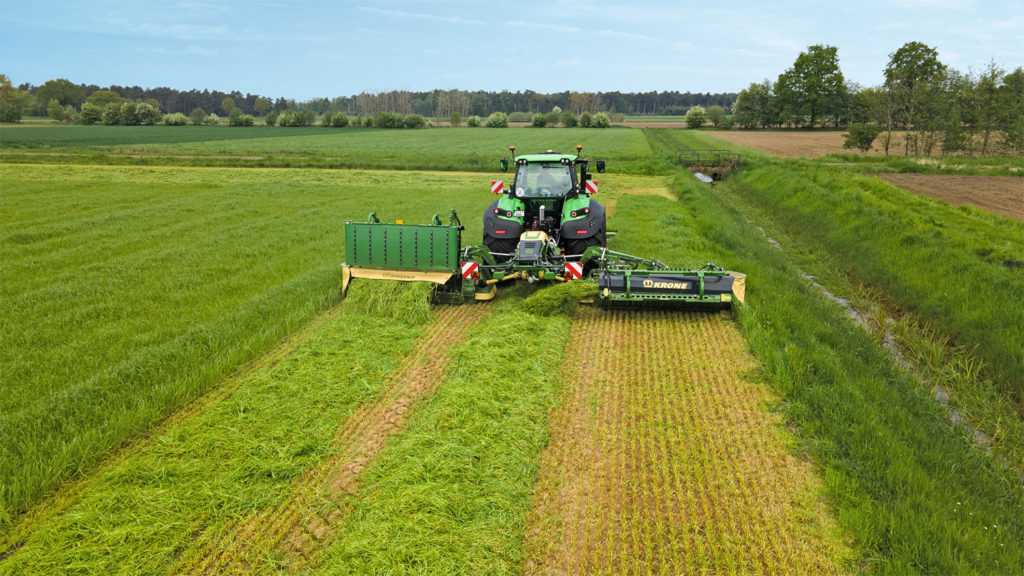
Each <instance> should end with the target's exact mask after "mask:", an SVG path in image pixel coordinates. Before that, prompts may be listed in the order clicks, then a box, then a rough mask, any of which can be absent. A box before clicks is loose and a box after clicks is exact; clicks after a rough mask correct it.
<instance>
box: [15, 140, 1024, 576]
mask: <svg viewBox="0 0 1024 576" xmlns="http://www.w3.org/2000/svg"><path fill="white" fill-rule="evenodd" d="M107 128H119V127H89V128H88V129H83V128H80V127H24V128H14V129H8V128H7V127H4V128H0V152H3V154H0V182H2V183H3V194H0V215H2V221H0V265H2V275H3V279H4V280H3V282H2V283H0V303H2V306H0V321H2V322H0V323H2V324H3V326H4V331H3V341H2V346H0V378H2V382H0V385H2V389H3V394H0V574H4V575H6V574H12V575H13V574H19V575H20V574H54V573H104V574H140V573H151V574H209V573H234V574H264V573H278V574H279V573H352V574H437V573H446V574H480V573H487V574H520V573H530V574H532V573H608V574H612V573H614V574H648V573H668V572H671V573H718V574H742V573H751V572H761V573H779V574H803V573H808V571H809V570H811V571H813V572H816V573H841V574H845V573H851V574H855V573H879V574H908V573H921V574H961V573H962V574H975V573H986V574H1014V573H1021V572H1022V571H1024V570H1022V568H1021V567H1024V490H1022V489H1021V480H1020V477H1019V476H1020V475H1019V470H1020V466H1021V463H1024V458H1021V454H1020V451H1019V450H1018V449H1017V448H1016V447H1019V445H1022V444H1024V442H1021V441H1020V439H1021V438H1024V436H1021V427H1020V421H1021V411H1020V410H1019V406H1018V398H1019V396H1018V389H1017V388H1016V380H1015V379H1016V378H1017V377H1018V376H1020V374H1021V373H1022V372H1019V371H1018V369H1019V361H1020V358H1019V356H1018V355H1017V352H1018V351H1019V349H1020V347H1019V346H1017V344H1019V340H1014V338H1016V337H1017V335H1015V334H1013V325H1014V322H1017V317H1016V316H1014V314H1015V313H1016V309H1015V308H1014V306H1013V301H1014V299H1015V298H1017V295H1018V291H1019V290H1022V286H1024V281H1022V280H1021V278H1020V277H1019V275H1015V274H1014V271H1013V270H1012V269H1009V268H1007V267H1006V266H1004V265H1002V264H1001V262H1004V261H1006V259H1011V260H1012V259H1015V258H1018V257H1020V256H1021V251H1022V250H1024V234H1022V233H1021V230H1020V227H1019V226H1017V225H1014V224H1013V223H1012V222H1009V221H1007V220H1006V219H1002V218H998V217H995V216H992V215H988V214H985V213H982V212H980V211H972V210H966V211H965V210H957V209H951V208H949V207H948V206H945V205H943V204H942V203H940V202H937V201H930V200H924V199H920V198H918V197H916V196H914V195H913V194H910V193H908V192H905V191H901V190H899V189H898V188H895V187H892V186H889V185H882V184H880V183H878V181H876V180H872V179H870V178H867V177H865V176H862V175H861V174H860V173H859V172H860V171H859V170H858V169H857V167H849V168H847V167H841V166H826V165H819V164H817V163H814V162H807V161H786V160H778V159H775V158H772V157H770V156H767V155H751V156H750V158H749V159H748V161H747V162H746V163H745V164H744V166H743V167H741V168H740V169H739V170H737V171H736V172H734V173H733V174H732V175H731V176H729V177H728V178H727V179H726V180H725V181H723V182H720V183H717V184H716V185H715V186H714V187H711V186H707V185H704V184H701V183H699V182H698V181H696V180H695V179H693V178H692V176H691V175H690V174H689V173H688V172H686V171H685V170H682V169H680V168H678V167H675V166H674V165H673V164H672V159H674V158H675V152H676V150H678V149H680V148H685V147H689V146H698V145H706V143H707V142H710V141H711V139H712V138H713V136H710V135H707V134H704V133H700V134H695V133H694V132H692V131H686V130H681V129H664V128H658V129H650V130H635V129H626V128H616V129H613V130H604V131H596V130H595V131H588V130H567V129H544V130H538V129H531V128H511V129H508V130H488V129H460V128H443V129H442V128H436V129H427V130H419V131H397V132H389V131H382V130H350V131H346V130H341V131H333V130H330V129H323V128H309V129H299V130H282V129H268V128H253V129H237V128H226V127H225V128H220V129H210V131H207V130H208V128H207V127H200V128H195V129H192V128H191V127H189V129H188V130H182V131H180V132H177V131H176V130H175V129H168V128H167V127H152V128H140V129H139V132H120V131H119V130H112V131H107V130H106V129H107ZM119 129H120V128H119ZM37 130H38V131H45V132H39V133H37V134H35V135H33V134H32V133H33V132H35V131H37ZM168 130H170V131H168ZM576 143H582V144H584V146H585V148H584V151H585V153H587V155H589V156H590V157H591V158H600V157H603V158H605V159H606V160H608V168H609V172H608V173H606V174H601V175H598V176H597V177H596V178H597V179H598V180H599V181H600V183H601V192H600V194H599V195H598V196H597V198H596V199H598V200H599V201H600V202H602V203H604V204H606V205H608V206H612V207H614V210H613V211H610V214H611V215H610V218H609V228H610V229H612V230H616V231H618V235H617V236H615V237H613V238H611V239H610V241H609V247H610V248H612V249H614V250H621V251H625V252H629V253H634V254H639V255H645V256H651V257H656V258H659V259H661V260H663V261H664V262H666V263H668V264H669V265H673V266H700V265H703V264H704V263H705V262H708V261H713V262H716V263H718V264H720V265H722V266H725V267H727V268H729V269H733V270H740V271H743V272H745V273H747V274H748V283H747V284H748V289H747V296H748V302H747V305H745V306H743V307H741V308H737V309H735V310H734V311H733V312H731V313H729V312H725V313H711V314H709V313H706V312H691V313H685V314H681V313H664V312H661V313H650V314H645V313H643V312H630V313H608V312H603V311H600V310H594V309H592V308H589V307H588V308H578V307H577V301H578V299H579V295H580V294H581V292H580V291H579V290H578V289H577V287H576V286H575V285H571V284H570V285H559V286H537V285H529V284H526V283H524V284H521V285H516V286H512V287H507V288H503V289H502V291H501V294H500V296H499V298H498V299H497V300H496V301H494V302H491V303H489V304H479V305H474V306H464V307H461V308H453V307H437V306H435V307H431V306H429V305H428V304H427V299H426V287H424V286H423V285H420V284H395V283H387V282H368V281H357V282H356V283H355V284H353V287H352V289H351V291H350V293H349V295H348V297H346V298H344V299H342V298H341V297H340V294H339V276H338V265H339V264H340V263H341V262H342V261H343V259H344V242H343V238H342V235H341V233H340V232H341V229H342V227H343V224H344V222H345V220H363V219H364V218H366V215H367V214H368V213H369V212H371V211H375V212H377V214H378V215H379V216H380V217H381V218H382V219H384V220H394V219H396V218H401V219H404V220H405V221H406V222H408V223H419V222H423V223H425V222H427V221H429V219H430V217H431V216H432V215H433V214H434V213H439V214H440V215H441V217H442V218H444V217H445V216H446V215H447V212H448V211H449V210H450V209H455V210H457V211H458V213H459V215H460V217H461V219H462V222H463V224H464V225H465V226H466V231H465V233H464V237H463V238H464V243H467V244H474V243H476V242H478V238H479V235H480V230H481V228H480V222H479V220H480V212H481V210H482V209H483V207H484V206H486V204H487V203H488V202H489V201H490V200H491V199H492V198H493V197H492V196H491V195H490V194H489V188H490V187H489V183H490V180H493V179H505V180H507V179H509V175H507V174H502V173H500V172H497V171H495V170H494V169H495V168H496V167H497V159H498V158H500V157H501V156H505V155H508V151H507V147H508V145H510V144H514V145H516V146H517V147H518V151H519V152H521V153H524V152H535V151H538V150H543V149H547V148H555V149H559V150H571V149H572V148H573V147H574V146H575V144H576ZM40 153H41V154H40ZM50 154H57V156H52V155H50ZM61 154H67V155H66V156H61ZM126 154H127V155H136V156H139V157H141V158H134V159H133V158H129V159H127V160H126V159H124V158H123V157H122V155H126ZM185 156H199V157H202V158H204V159H205V160H203V162H200V163H198V164H197V165H186V164H188V163H192V162H193V159H191V158H183V157H185ZM219 156H231V157H242V156H252V157H257V156H258V157H262V158H263V160H261V162H265V163H266V164H267V165H276V166H283V165H285V164H286V162H285V160H282V159H287V163H294V164H295V165H301V166H307V167H306V168H286V167H277V168H265V167H259V166H255V165H251V166H250V165H247V166H242V165H235V164H234V160H225V159H223V158H218V157H219ZM335 157H337V158H344V162H345V163H346V164H345V167H344V168H343V169H338V166H339V165H338V164H332V162H334V160H331V159H332V158H335ZM141 160H145V162H146V163H147V164H150V165H130V164H132V163H133V162H136V161H140V162H141ZM824 162H828V160H826V161H823V163H824ZM126 164H128V165H126ZM354 166H362V167H365V168H352V167H354ZM314 168H315V169H314ZM893 169H896V168H895V167H894V168H893ZM1017 224H1019V223H1017ZM879 229H882V230H885V231H886V232H887V233H886V234H885V238H891V239H892V241H887V240H883V241H878V240H879V239H878V238H877V237H876V236H877V235H870V234H868V232H869V231H871V230H879ZM830 230H832V231H833V232H831V233H830V232H829V231H830ZM907 238H911V239H912V240H907ZM964 252H967V253H970V254H973V256H970V257H963V256H958V255H957V254H961V253H964ZM951 274H958V275H959V276H958V277H959V278H961V281H960V282H959V283H958V284H956V285H955V288H956V289H963V290H969V291H971V293H972V294H976V296H973V295H972V296H971V299H970V300H969V301H970V302H971V303H972V305H971V306H968V307H964V306H962V305H961V302H962V301H963V298H957V296H956V294H957V293H956V292H954V291H953V290H954V285H948V287H947V285H946V284H944V281H943V278H945V277H948V276H949V275H951ZM808 276H813V277H814V278H815V279H816V281H817V282H818V283H819V284H817V285H816V284H814V283H812V282H811V281H810V280H809V279H808V278H807V277H808ZM822 285H823V286H825V287H827V288H828V289H829V290H830V291H831V292H832V293H834V294H838V295H841V296H844V297H848V298H850V299H851V300H852V301H854V305H856V306H858V307H861V306H866V303H867V302H871V303H873V304H878V303H879V301H881V302H880V303H881V304H882V305H884V306H885V308H884V310H885V313H886V314H887V315H888V317H890V318H893V319H894V320H896V324H895V325H894V324H890V323H887V322H886V320H885V318H881V319H880V320H876V321H875V324H877V325H878V326H879V327H880V331H881V334H880V333H879V332H875V331H873V329H872V328H871V327H870V326H869V327H868V328H865V327H862V326H861V325H858V324H857V323H855V322H853V321H851V319H850V318H849V316H848V311H847V310H846V309H845V308H843V307H842V306H840V304H838V303H837V302H835V301H834V300H833V299H830V298H829V297H828V296H827V295H826V294H825V293H824V292H823V291H822V289H821V287H820V286H822ZM929 286H931V287H932V288H929ZM936 286H942V287H943V289H942V290H936V289H935V288H934V287H936ZM875 313H876V314H877V313H878V312H877V310H876V311H875ZM865 314H867V312H865ZM894 326H895V327H894ZM979 326H985V327H986V329H984V330H983V329H980V328H979ZM897 328H899V331H898V333H896V332H897ZM986 332H994V333H993V334H987V333H986ZM887 333H888V334H889V338H886V337H885V335H886V334H887ZM894 338H895V341H896V342H898V343H900V344H901V345H903V346H905V347H906V348H905V349H906V350H907V352H908V353H907V357H906V358H904V359H903V360H900V359H898V358H895V357H894V356H893V354H892V352H891V350H890V346H891V342H893V341H894V340H893V339H894ZM887 342H889V343H890V344H888V345H887V344H886V343H887ZM912 345H913V346H912ZM929 362H930V364H929ZM931 365H934V369H933V368H932V367H930V366H931ZM971 367H975V368H976V369H971ZM935 386H942V387H943V389H945V390H947V391H949V396H950V398H949V399H947V400H946V402H945V403H943V402H941V401H940V400H938V399H937V398H936V394H935V391H934V387H935ZM951 409H952V410H957V411H958V412H957V413H958V414H959V415H960V419H959V421H957V420H956V419H955V418H953V417H952V415H951V412H950V410H951ZM978 432H981V433H983V436H984V437H987V438H988V440H987V441H986V440H984V439H982V440H979V436H978ZM811 567H813V568H811Z"/></svg>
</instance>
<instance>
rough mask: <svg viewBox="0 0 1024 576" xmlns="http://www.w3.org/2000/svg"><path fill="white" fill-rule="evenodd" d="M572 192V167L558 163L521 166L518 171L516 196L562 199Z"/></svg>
mask: <svg viewBox="0 0 1024 576" xmlns="http://www.w3.org/2000/svg"><path fill="white" fill-rule="evenodd" d="M570 190H572V167H571V165H569V164H561V163H556V162H543V163H541V162H537V163H531V164H520V165H519V168H518V169H516V196H518V197H520V198H540V197H561V196H565V195H566V194H568V193H569V191H570Z"/></svg>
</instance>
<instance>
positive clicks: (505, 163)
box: [498, 158, 508, 172]
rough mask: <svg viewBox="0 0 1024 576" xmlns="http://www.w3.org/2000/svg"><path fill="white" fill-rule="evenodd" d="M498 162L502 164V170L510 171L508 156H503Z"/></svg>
mask: <svg viewBox="0 0 1024 576" xmlns="http://www.w3.org/2000/svg"><path fill="white" fill-rule="evenodd" d="M498 164H499V165H500V166H501V171H502V172H508V158H502V159H501V162H499V163H498Z"/></svg>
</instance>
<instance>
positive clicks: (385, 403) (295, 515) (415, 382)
mask: <svg viewBox="0 0 1024 576" xmlns="http://www.w3.org/2000/svg"><path fill="white" fill-rule="evenodd" d="M489 309H490V307H489V306H449V307H444V308H441V309H440V310H439V312H438V313H437V318H436V319H435V320H434V321H433V323H432V324H431V326H430V328H429V329H428V331H427V332H426V333H425V334H424V335H423V337H422V338H421V339H420V341H419V343H418V344H417V347H416V349H415V350H414V351H413V352H412V353H410V354H409V356H408V357H407V358H406V359H405V361H404V362H403V363H402V365H401V366H400V367H399V369H398V370H397V371H396V372H395V373H394V374H393V375H392V376H391V377H390V378H389V380H390V383H389V385H388V387H387V390H386V391H385V392H384V394H383V395H382V396H381V397H380V398H379V399H378V400H377V401H376V402H374V403H373V404H370V405H367V406H364V407H363V408H361V409H360V410H358V411H357V412H356V413H355V414H353V415H352V416H351V417H350V418H349V419H347V420H346V421H345V422H343V423H342V425H341V428H340V429H339V431H338V435H337V437H336V438H335V442H334V445H335V450H334V454H333V456H332V457H331V458H329V459H328V460H327V461H326V462H325V463H324V464H323V465H322V466H320V467H319V468H317V469H314V470H310V471H309V472H308V473H307V474H306V475H305V476H303V477H302V478H300V479H299V480H298V481H297V482H296V483H295V486H294V490H293V494H292V497H291V498H290V499H289V500H287V501H285V502H284V503H282V504H281V505H280V506H278V507H277V508H275V509H273V510H269V511H266V512H263V513H259V514H255V515H252V516H250V517H247V518H240V519H239V520H238V521H237V522H236V523H234V524H233V525H232V526H231V527H229V528H228V529H227V530H220V531H218V532H219V534H218V535H214V536H211V537H209V538H203V539H202V540H201V541H200V542H198V545H197V546H196V548H195V551H194V552H193V553H192V554H190V555H188V557H186V558H183V561H182V563H181V564H180V565H179V566H177V567H176V569H175V570H173V571H172V573H190V574H251V573H256V572H260V571H264V569H265V568H266V566H265V563H266V562H267V561H268V560H270V561H272V562H273V563H274V568H275V570H279V569H286V570H290V571H295V570H301V569H302V568H303V567H304V566H305V565H307V563H308V561H309V559H310V558H311V556H312V554H313V553H314V552H315V551H316V550H317V549H318V548H319V546H320V543H321V542H323V541H325V540H327V539H329V538H330V537H331V536H332V535H333V534H334V531H335V528H336V526H337V525H338V524H339V523H340V522H341V521H342V520H343V519H344V516H345V514H346V513H347V511H348V510H347V509H348V506H347V503H346V497H347V496H351V495H353V494H355V493H356V492H357V490H358V479H359V474H360V472H361V471H362V470H363V468H365V467H366V465H367V463H368V462H369V461H370V460H372V459H373V457H374V456H376V455H377V453H379V452H380V451H381V450H382V449H383V448H384V445H385V443H386V442H387V440H388V438H390V437H391V436H392V435H394V434H395V433H396V432H398V431H399V430H401V428H402V427H403V426H404V424H405V422H406V420H407V419H408V416H409V414H411V413H412V410H413V408H415V406H416V404H417V403H418V402H420V401H422V400H423V399H424V398H427V397H429V396H430V395H432V394H433V393H434V392H435V391H436V390H437V387H438V385H439V384H440V382H441V381H442V377H443V375H444V369H445V366H447V364H448V360H449V357H448V355H447V353H448V351H449V350H450V349H451V348H452V347H454V346H456V345H458V344H460V343H462V342H464V341H465V340H466V339H467V338H468V334H469V330H470V328H472V326H474V325H475V324H476V323H477V322H479V321H480V319H481V318H482V317H483V316H484V315H485V314H486V313H487V311H488V310H489Z"/></svg>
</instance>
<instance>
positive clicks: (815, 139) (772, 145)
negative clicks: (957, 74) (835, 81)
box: [709, 130, 903, 158]
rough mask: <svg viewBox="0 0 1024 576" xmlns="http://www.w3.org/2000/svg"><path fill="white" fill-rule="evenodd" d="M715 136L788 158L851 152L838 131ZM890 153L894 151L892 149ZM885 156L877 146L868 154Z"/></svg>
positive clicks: (755, 131)
mask: <svg viewBox="0 0 1024 576" xmlns="http://www.w3.org/2000/svg"><path fill="white" fill-rule="evenodd" d="M709 134H711V135H712V136H714V137H716V138H721V139H722V140H728V141H729V142H732V143H733V144H739V145H741V146H749V147H751V148H757V149H758V150H761V151H762V152H767V153H769V154H774V155H776V156H782V157H785V158H799V157H801V156H803V157H806V158H817V157H820V156H825V155H827V154H843V153H848V152H852V150H850V149H844V148H843V142H844V141H845V138H844V137H843V132H842V131H840V130H836V131H807V132H796V131H794V132H776V131H769V130H750V131H736V130H729V131H724V130H722V131H716V132H710V133H709ZM893 138H894V142H895V141H899V142H902V141H903V139H902V137H897V135H896V134H894V135H893ZM890 152H893V149H892V148H890ZM882 154H883V152H882V151H881V148H880V147H879V145H878V143H877V142H876V143H875V147H874V149H872V150H871V151H870V152H868V155H869V156H881V155H882Z"/></svg>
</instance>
